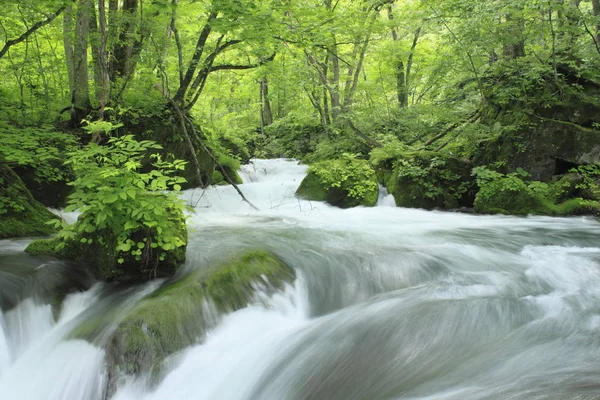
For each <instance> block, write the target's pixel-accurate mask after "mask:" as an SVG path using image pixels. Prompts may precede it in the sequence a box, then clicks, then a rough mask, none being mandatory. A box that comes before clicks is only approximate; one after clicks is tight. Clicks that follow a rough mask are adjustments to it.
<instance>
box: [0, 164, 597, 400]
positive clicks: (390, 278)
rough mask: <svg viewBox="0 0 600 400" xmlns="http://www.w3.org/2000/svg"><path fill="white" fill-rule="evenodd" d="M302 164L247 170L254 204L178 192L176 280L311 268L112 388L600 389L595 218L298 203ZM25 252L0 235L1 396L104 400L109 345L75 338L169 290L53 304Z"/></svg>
mask: <svg viewBox="0 0 600 400" xmlns="http://www.w3.org/2000/svg"><path fill="white" fill-rule="evenodd" d="M305 173H306V167H305V166H302V165H297V163H296V162H294V161H286V160H254V162H253V164H252V165H248V166H244V167H243V171H242V174H241V176H242V178H243V180H244V184H243V185H240V188H241V190H242V191H243V192H244V193H245V195H246V196H247V197H248V199H249V200H250V201H251V202H252V203H253V204H254V205H256V206H257V207H258V208H259V209H260V210H259V211H256V210H253V209H252V207H250V206H249V205H248V204H246V203H244V202H243V201H242V200H241V199H240V198H239V196H238V195H237V193H236V192H235V191H234V190H233V188H231V187H211V188H208V189H206V190H199V189H197V190H190V191H186V192H185V193H184V194H183V198H184V199H185V200H186V201H187V202H188V203H189V204H190V205H192V206H193V207H194V208H195V211H196V212H195V213H194V214H191V215H190V219H189V221H188V225H189V228H190V244H189V246H188V260H187V262H186V264H185V265H184V266H183V267H182V268H181V269H180V271H179V272H178V274H180V275H184V274H186V273H189V272H191V271H194V270H196V269H199V268H206V267H208V266H210V265H213V264H214V263H217V262H219V261H220V260H223V259H226V258H227V257H229V256H230V254H231V253H232V252H236V251H239V250H241V249H244V248H256V247H260V248H266V249H269V250H271V251H273V252H274V253H275V254H277V255H278V256H279V257H281V258H282V259H283V260H284V261H286V262H287V263H288V264H289V265H290V266H292V267H293V268H294V269H295V270H296V271H297V275H298V279H297V281H296V282H295V284H294V285H293V286H289V287H287V289H286V290H285V291H284V292H283V293H279V294H276V295H275V296H272V297H267V295H266V294H265V295H263V298H262V299H261V301H257V302H256V304H253V305H251V306H249V307H247V308H245V309H242V310H239V311H237V312H234V313H231V314H229V315H226V316H224V317H223V318H222V319H221V320H220V322H219V323H218V325H217V326H216V327H215V328H214V329H213V330H212V331H210V332H209V333H208V335H207V336H206V338H204V340H203V341H202V342H200V343H198V344H197V345H194V346H191V347H189V348H187V349H185V350H183V351H182V352H180V353H178V354H176V355H174V356H173V357H171V358H169V359H168V360H167V361H166V363H167V364H166V365H165V371H166V373H165V374H164V377H163V378H162V380H161V381H160V382H158V384H157V385H149V384H148V379H146V378H147V377H143V376H142V377H137V378H136V377H129V379H126V380H125V381H124V382H123V383H122V384H121V385H120V387H119V388H118V390H117V393H116V394H115V395H114V396H113V398H114V399H118V400H129V399H152V400H158V399H219V400H221V399H222V400H227V399H248V400H255V399H256V400H260V399H267V400H271V399H272V400H280V399H289V400H296V399H297V400H307V399H314V400H330V399H331V400H337V399H339V400H347V399H357V400H358V399H360V400H363V399H364V400H375V399H456V400H459V399H461V400H462V399H600V362H599V361H598V360H600V334H599V333H600V243H599V241H598V239H599V237H600V224H599V223H598V222H597V221H596V220H594V219H592V218H546V217H535V218H516V217H505V216H474V215H467V214H460V213H444V212H429V211H423V210H414V209H402V208H395V207H390V206H393V198H391V197H390V196H387V195H386V193H384V192H383V191H382V193H381V194H380V199H379V206H378V207H374V208H354V209H349V210H341V209H337V208H333V207H330V206H328V205H326V204H323V203H319V202H309V201H301V200H298V199H297V198H295V196H294V191H295V189H296V188H297V186H298V185H299V184H300V181H301V180H302V178H303V177H304V175H305ZM25 245H26V242H22V241H2V242H0V290H4V291H11V293H13V294H14V293H17V294H19V295H18V296H17V295H16V294H15V295H11V296H0V300H2V299H4V298H6V299H9V300H10V303H11V307H8V306H7V305H8V303H9V301H8V300H2V301H3V303H0V306H2V308H3V309H4V311H3V313H2V315H0V398H1V399H69V400H70V399H82V400H83V399H85V400H87V399H101V398H102V396H103V395H104V393H105V392H104V387H105V385H106V378H105V375H106V371H105V369H106V367H105V363H104V350H103V348H102V343H101V342H97V343H96V342H95V343H92V344H90V343H88V342H86V341H81V340H71V339H68V338H69V333H70V332H71V331H72V330H73V329H74V327H75V326H76V323H77V321H81V320H85V318H90V317H93V315H94V314H97V313H100V312H105V311H106V309H107V307H112V306H111V304H117V303H115V302H117V300H114V299H115V296H117V295H118V296H119V297H118V304H120V307H124V308H126V305H127V304H134V303H135V302H136V301H138V300H139V298H141V297H142V296H143V294H145V293H149V292H151V291H152V290H154V288H155V286H156V285H155V286H152V285H150V286H148V285H145V286H143V287H140V288H128V289H127V291H124V292H121V293H117V294H115V291H114V290H112V291H109V290H107V288H106V287H105V286H103V285H96V286H94V287H93V288H92V289H91V290H90V291H87V292H82V293H76V294H71V295H69V296H68V297H67V299H66V300H65V301H64V302H63V306H62V309H60V310H59V311H58V315H57V311H56V310H55V309H53V308H52V307H51V305H50V304H49V303H48V302H47V301H46V300H44V298H43V297H40V296H36V295H35V294H36V293H37V292H38V291H40V289H39V288H38V287H39V286H43V282H42V283H40V282H37V281H36V280H35V276H36V274H35V273H34V271H35V270H36V268H38V267H40V266H43V265H45V267H41V268H49V269H52V268H58V266H56V265H54V264H52V262H53V261H49V260H41V259H31V258H27V257H28V256H24V255H23V253H22V250H23V248H24V246H25ZM19 266H22V268H21V269H20V267H19ZM23 271H25V272H23ZM3 282H4V283H5V284H3ZM7 282H9V283H10V284H8V283H7ZM34 283H35V284H34ZM0 294H1V293H0ZM19 296H20V297H19ZM15 299H16V300H15ZM9 308H10V309H9ZM55 321H58V322H55Z"/></svg>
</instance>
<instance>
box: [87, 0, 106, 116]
mask: <svg viewBox="0 0 600 400" xmlns="http://www.w3.org/2000/svg"><path fill="white" fill-rule="evenodd" d="M90 32H91V35H90V37H91V47H92V58H93V61H94V64H93V65H94V83H95V95H96V101H97V102H98V105H99V110H100V119H102V118H103V116H104V115H103V114H104V108H105V107H106V103H107V102H108V99H109V97H110V93H109V91H110V77H109V75H108V57H107V54H106V40H107V37H106V9H105V5H104V0H98V16H97V17H96V10H95V8H94V7H92V12H91V16H90Z"/></svg>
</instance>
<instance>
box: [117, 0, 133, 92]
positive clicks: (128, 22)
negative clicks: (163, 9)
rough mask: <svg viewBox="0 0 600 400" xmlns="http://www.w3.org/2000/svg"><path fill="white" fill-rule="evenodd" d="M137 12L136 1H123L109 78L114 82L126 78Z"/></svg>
mask: <svg viewBox="0 0 600 400" xmlns="http://www.w3.org/2000/svg"><path fill="white" fill-rule="evenodd" d="M137 11H138V0H124V1H123V8H122V9H121V13H120V18H122V19H123V23H122V24H121V29H120V32H119V39H118V40H117V42H116V43H115V46H114V48H113V54H112V60H111V67H110V73H111V74H110V78H111V81H112V82H115V81H116V80H117V79H119V78H126V76H127V70H128V68H127V67H128V64H129V61H130V59H131V56H132V52H133V43H134V40H133V35H134V32H135V26H136V23H135V20H136V16H137Z"/></svg>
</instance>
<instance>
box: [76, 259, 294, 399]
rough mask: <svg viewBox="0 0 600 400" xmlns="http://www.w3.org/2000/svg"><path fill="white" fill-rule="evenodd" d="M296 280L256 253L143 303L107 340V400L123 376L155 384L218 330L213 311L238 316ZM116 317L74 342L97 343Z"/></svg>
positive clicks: (89, 327) (92, 323) (83, 330)
mask: <svg viewBox="0 0 600 400" xmlns="http://www.w3.org/2000/svg"><path fill="white" fill-rule="evenodd" d="M294 279H295V272H294V270H293V269H292V268H291V267H289V266H288V265H286V264H285V263H284V262H283V261H281V260H280V259H279V258H277V257H276V256H275V255H273V254H271V253H269V252H267V251H263V250H251V251H247V252H245V253H243V254H240V255H237V256H235V257H232V258H231V259H230V260H229V261H227V262H225V263H222V264H220V265H218V266H216V267H214V268H209V269H207V270H201V271H198V272H194V273H192V274H190V275H187V276H186V277H184V278H182V279H179V280H177V281H173V282H169V283H167V284H165V285H164V286H162V287H161V288H159V289H158V290H156V291H155V292H154V293H152V294H150V295H148V296H146V297H144V298H143V299H142V300H141V301H140V302H138V303H137V304H136V305H135V306H134V307H133V308H132V309H130V310H128V311H126V313H125V315H123V316H121V320H120V322H119V324H118V327H117V328H116V330H115V331H114V332H113V333H111V334H110V335H109V337H108V338H107V339H106V340H107V343H108V344H107V350H106V361H107V364H108V374H109V378H108V388H107V393H106V398H110V396H112V394H113V393H114V391H115V389H116V385H117V380H118V379H119V377H121V376H122V375H123V374H128V375H129V374H135V375H138V376H139V375H141V374H143V373H150V374H151V377H152V378H153V379H156V378H158V377H159V374H160V369H161V364H162V362H163V361H164V360H165V358H166V357H168V356H169V355H171V354H173V353H175V352H177V351H179V350H181V349H183V348H185V347H187V346H190V345H192V344H194V343H197V342H198V341H199V339H201V338H203V337H204V335H205V333H206V331H207V330H208V329H210V328H211V327H212V326H213V325H214V322H215V318H218V314H214V312H215V310H214V309H216V311H217V312H218V313H228V312H232V311H235V310H238V309H240V308H243V307H246V306H247V305H248V304H249V303H250V302H251V301H252V300H254V296H255V294H256V291H257V290H258V289H260V290H261V291H263V292H266V293H269V294H273V293H275V292H276V291H280V290H282V289H283V288H284V285H285V284H286V283H288V284H291V283H292V282H293V281H294ZM211 309H212V310H213V311H212V312H211ZM117 313H118V311H115V310H113V311H111V312H110V313H109V314H110V315H105V316H103V317H99V318H97V319H95V320H89V321H86V322H84V323H83V324H81V325H80V326H79V327H78V328H76V329H75V331H74V333H73V336H74V337H77V338H82V339H86V340H94V339H95V338H97V337H98V335H99V334H102V328H103V327H105V326H106V324H107V321H109V320H111V319H114V318H116V317H117V315H116V314H117Z"/></svg>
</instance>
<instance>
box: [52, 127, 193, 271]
mask: <svg viewBox="0 0 600 400" xmlns="http://www.w3.org/2000/svg"><path fill="white" fill-rule="evenodd" d="M160 149H161V146H160V145H158V144H157V143H155V142H153V141H149V140H143V141H137V140H135V138H134V137H133V136H132V135H127V136H123V137H120V138H117V137H113V138H111V139H109V141H108V144H107V145H105V146H99V145H97V144H95V143H90V144H89V145H88V146H87V147H85V148H84V149H82V150H79V151H76V152H73V153H71V156H70V158H69V159H68V160H67V162H66V164H67V165H69V166H70V167H72V169H73V171H74V173H75V175H76V179H75V180H74V181H73V182H71V183H70V185H72V186H73V188H74V192H73V193H72V194H71V195H70V196H69V198H68V206H67V208H66V210H67V211H74V210H79V211H80V212H81V213H82V216H81V217H80V218H79V220H78V222H77V223H76V224H74V225H72V226H70V227H69V228H67V229H63V230H62V231H61V232H60V233H59V237H61V238H64V239H69V240H73V239H75V240H80V241H81V243H84V244H92V243H93V242H94V240H98V241H101V242H102V241H104V236H103V234H102V233H104V232H106V230H108V231H109V232H110V234H111V235H112V236H113V237H114V238H115V239H116V250H117V251H119V252H122V253H126V254H127V253H128V254H130V255H131V256H133V257H135V259H136V260H138V261H139V260H142V259H143V257H146V256H147V255H148V254H149V253H152V250H150V249H157V250H158V259H159V260H161V261H162V260H163V259H164V258H165V256H166V252H168V251H170V250H174V249H176V248H178V247H180V246H183V245H184V244H185V243H184V242H183V240H182V239H181V238H180V235H178V234H177V232H174V230H175V227H176V226H177V224H173V222H172V221H170V220H171V219H172V218H177V216H178V215H181V211H183V209H184V203H183V201H182V200H180V199H179V197H178V196H177V192H178V191H179V190H181V186H180V184H181V183H183V182H185V179H184V178H182V177H178V176H175V173H176V172H177V171H180V170H183V169H184V166H185V162H184V161H181V160H174V161H166V160H164V159H163V158H162V157H161V155H160V154H158V151H159V150H160ZM148 159H149V160H150V164H151V166H147V165H143V163H144V162H146V161H147V160H148ZM95 233H98V234H96V235H95ZM63 243H64V241H63ZM100 244H102V245H106V243H100ZM142 261H147V260H142ZM118 262H119V263H123V262H124V259H123V258H120V259H119V260H118Z"/></svg>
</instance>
